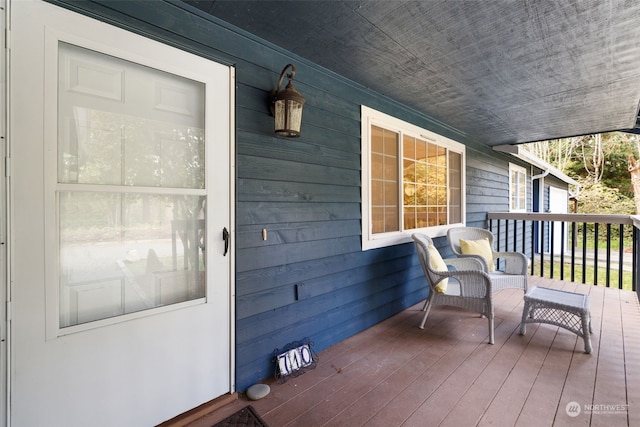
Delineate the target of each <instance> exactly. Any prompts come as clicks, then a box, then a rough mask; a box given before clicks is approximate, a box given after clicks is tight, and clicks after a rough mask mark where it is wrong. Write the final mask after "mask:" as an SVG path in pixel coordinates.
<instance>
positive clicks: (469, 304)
mask: <svg viewBox="0 0 640 427" xmlns="http://www.w3.org/2000/svg"><path fill="white" fill-rule="evenodd" d="M412 238H413V241H414V243H415V246H416V251H417V253H418V258H419V259H420V264H421V265H422V270H423V271H424V274H425V276H426V278H427V282H428V284H429V287H430V292H429V296H428V297H427V300H426V301H425V304H424V307H423V308H422V310H423V311H424V312H425V313H424V317H423V318H422V323H420V329H424V325H425V323H426V322H427V316H429V311H430V310H431V307H433V306H434V305H449V306H454V307H459V308H463V309H465V310H469V311H473V312H476V313H480V314H481V315H484V316H486V317H487V320H488V321H489V343H490V344H493V341H494V334H493V302H492V300H491V286H492V285H491V279H490V278H489V275H488V274H487V273H485V272H484V271H483V265H482V263H481V262H480V261H478V260H477V259H474V258H454V259H447V260H443V259H442V257H440V254H439V253H438V250H437V249H436V248H435V246H433V241H432V240H431V239H430V238H429V237H427V236H425V235H424V234H417V233H416V234H413V235H412ZM438 266H440V267H439V268H434V267H438ZM447 267H453V268H454V269H455V270H454V271H449V270H448V269H447ZM442 281H447V282H448V283H447V286H446V290H443V289H441V288H439V289H436V287H437V285H438V284H441V282H442Z"/></svg>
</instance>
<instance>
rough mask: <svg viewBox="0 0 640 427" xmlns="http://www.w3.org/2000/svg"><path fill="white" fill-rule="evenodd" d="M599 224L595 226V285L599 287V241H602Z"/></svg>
mask: <svg viewBox="0 0 640 427" xmlns="http://www.w3.org/2000/svg"><path fill="white" fill-rule="evenodd" d="M599 225H600V224H599V223H597V222H596V223H594V224H593V284H594V285H596V286H598V240H599V239H600V233H599V228H600V227H599Z"/></svg>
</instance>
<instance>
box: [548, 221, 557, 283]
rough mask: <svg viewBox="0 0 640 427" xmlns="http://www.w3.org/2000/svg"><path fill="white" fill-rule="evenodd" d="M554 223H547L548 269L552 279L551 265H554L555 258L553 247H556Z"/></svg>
mask: <svg viewBox="0 0 640 427" xmlns="http://www.w3.org/2000/svg"><path fill="white" fill-rule="evenodd" d="M555 225H556V223H555V221H549V235H550V237H549V267H550V268H549V269H550V270H551V273H550V274H551V276H550V277H551V278H552V279H553V270H554V268H553V265H554V264H555V263H556V257H555V245H556V233H555Z"/></svg>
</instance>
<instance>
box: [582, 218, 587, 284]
mask: <svg viewBox="0 0 640 427" xmlns="http://www.w3.org/2000/svg"><path fill="white" fill-rule="evenodd" d="M582 283H587V223H586V222H583V223H582Z"/></svg>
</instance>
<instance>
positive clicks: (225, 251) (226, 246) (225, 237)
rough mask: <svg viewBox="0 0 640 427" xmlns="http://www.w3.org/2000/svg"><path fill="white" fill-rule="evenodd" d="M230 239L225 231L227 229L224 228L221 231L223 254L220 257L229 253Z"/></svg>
mask: <svg viewBox="0 0 640 427" xmlns="http://www.w3.org/2000/svg"><path fill="white" fill-rule="evenodd" d="M230 239H231V234H230V233H229V230H227V227H224V228H223V229H222V240H224V253H223V254H222V256H227V252H229V240H230Z"/></svg>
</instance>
